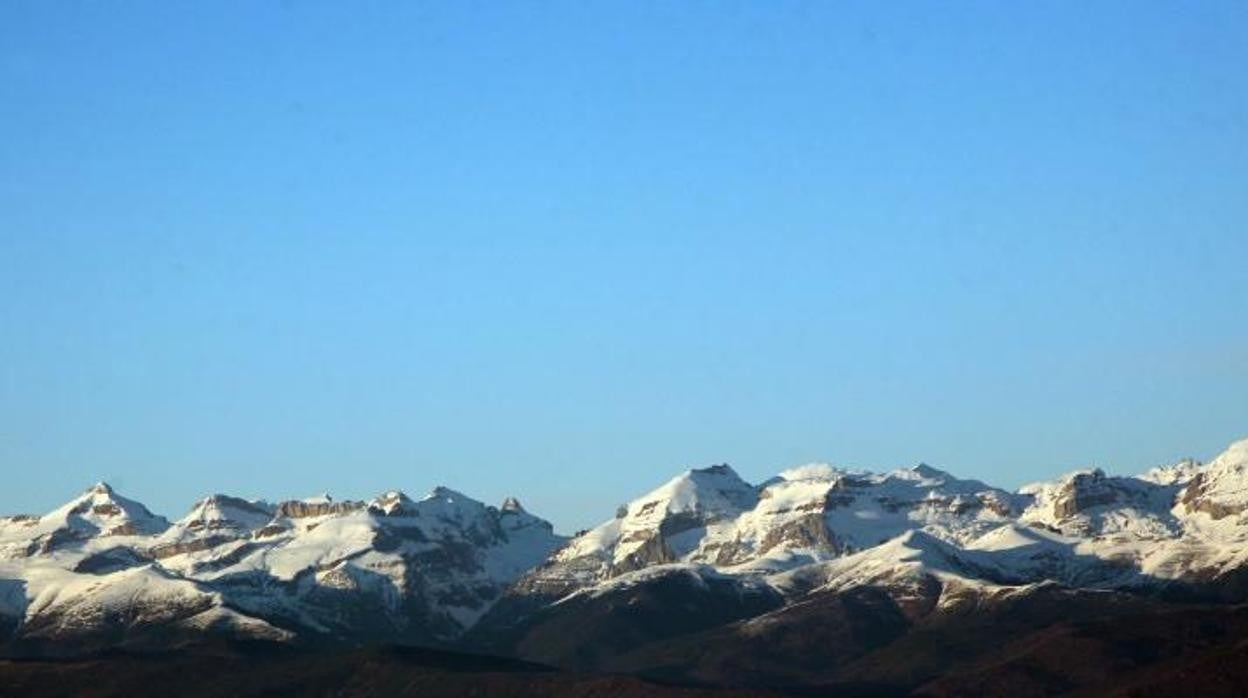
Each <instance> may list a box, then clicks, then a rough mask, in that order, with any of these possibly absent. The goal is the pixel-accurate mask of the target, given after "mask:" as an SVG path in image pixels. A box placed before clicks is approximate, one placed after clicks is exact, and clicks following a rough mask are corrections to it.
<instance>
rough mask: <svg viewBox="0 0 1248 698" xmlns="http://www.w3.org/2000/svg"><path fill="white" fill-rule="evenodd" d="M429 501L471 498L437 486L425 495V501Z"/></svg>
mask: <svg viewBox="0 0 1248 698" xmlns="http://www.w3.org/2000/svg"><path fill="white" fill-rule="evenodd" d="M431 499H471V498H470V497H468V496H466V495H464V494H463V493H462V492H459V491H457V490H453V489H451V488H449V487H445V486H443V485H438V486H437V487H434V488H433V489H432V490H430V491H429V494H427V495H425V501H429V500H431Z"/></svg>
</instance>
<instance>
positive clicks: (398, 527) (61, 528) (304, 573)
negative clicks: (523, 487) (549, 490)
mask: <svg viewBox="0 0 1248 698" xmlns="http://www.w3.org/2000/svg"><path fill="white" fill-rule="evenodd" d="M562 542H563V539H562V538H560V537H559V536H556V535H555V534H554V533H553V532H552V529H551V526H550V524H549V523H547V522H545V521H543V520H541V519H539V518H537V517H535V516H533V515H531V514H529V513H528V512H525V511H524V510H523V508H522V507H520V506H519V504H518V503H515V504H514V505H512V506H508V507H506V510H505V511H500V510H499V509H495V508H494V507H489V506H486V505H484V504H482V503H480V502H477V501H476V500H473V499H471V498H468V497H465V496H464V495H462V494H459V493H457V492H454V491H451V490H448V489H445V488H438V489H436V490H435V491H434V492H433V493H431V494H430V496H428V497H426V498H425V499H423V500H421V501H419V502H414V501H412V500H411V499H409V498H408V497H407V496H406V495H404V494H403V493H401V492H389V493H386V494H384V495H382V496H380V497H378V498H377V499H375V500H374V501H372V502H368V503H363V502H333V501H332V500H330V499H328V498H327V497H325V498H318V499H315V500H304V501H296V502H285V503H283V504H280V505H277V506H270V505H267V504H265V503H263V502H253V501H248V500H244V499H240V498H237V497H230V496H227V495H213V496H210V497H206V498H204V499H202V500H200V501H198V502H196V503H195V506H194V507H193V508H192V510H191V512H190V513H188V514H187V516H186V517H184V518H183V519H181V520H179V521H178V522H177V523H175V524H172V525H170V524H169V523H168V522H167V521H166V520H164V519H162V518H160V517H155V516H153V515H151V514H150V512H148V511H147V510H146V509H145V508H143V507H142V506H141V505H138V504H137V503H135V502H131V501H130V500H126V499H125V498H122V497H120V496H119V495H117V494H116V493H114V492H113V491H112V489H111V488H108V487H107V486H103V485H101V486H97V487H93V488H91V489H90V490H88V491H87V492H85V493H84V494H83V496H82V497H79V498H77V499H75V500H74V501H72V502H70V503H69V504H67V505H66V506H64V507H61V508H60V509H58V510H56V511H55V512H52V513H50V514H48V515H46V516H43V517H39V518H38V519H37V520H30V519H8V520H5V521H4V522H2V523H0V579H6V580H7V579H12V580H16V581H18V582H20V583H21V584H22V586H21V591H20V593H21V594H22V595H23V596H26V595H29V597H30V598H32V599H33V598H40V599H42V601H41V602H40V604H39V605H38V606H37V607H36V609H35V610H33V611H32V612H31V614H29V617H27V618H26V619H25V620H24V621H22V622H21V623H18V624H17V625H14V626H13V632H14V633H16V635H14V636H13V637H12V638H9V639H8V642H9V643H10V645H11V646H13V647H20V648H24V649H23V650H22V651H36V652H43V651H47V650H49V648H63V649H64V651H78V650H82V649H90V648H92V647H96V646H101V645H107V644H109V643H111V642H114V641H121V640H123V639H124V641H125V642H127V643H140V644H141V643H143V642H148V641H149V640H150V641H153V642H156V639H155V638H156V637H158V636H159V637H175V636H176V637H189V636H193V635H196V634H203V633H205V632H210V633H224V634H227V635H242V636H246V637H271V638H285V637H291V636H293V635H292V633H297V634H299V635H301V636H303V637H305V638H308V639H313V638H315V639H316V641H325V640H333V641H352V642H357V641H367V642H379V643H393V642H402V643H431V642H445V641H449V640H451V639H453V638H454V637H456V636H457V635H458V634H460V633H462V632H463V631H464V630H465V629H466V628H467V627H468V626H469V625H470V624H471V623H472V622H473V621H474V620H475V619H476V617H478V616H480V615H481V614H482V613H484V612H485V611H486V610H487V609H488V608H489V607H490V605H492V604H493V603H494V602H495V601H496V600H497V599H498V598H499V597H500V596H501V595H502V594H503V592H504V591H505V590H506V588H507V586H508V585H509V584H510V583H511V582H513V581H514V580H515V579H516V578H517V577H519V576H520V575H521V574H523V573H524V572H525V571H527V570H529V569H531V568H533V567H534V566H536V565H538V564H539V563H540V562H541V561H542V560H543V559H544V558H545V557H546V556H547V555H549V554H550V553H551V552H553V551H554V550H555V549H556V548H558V547H559V546H560V545H561V544H562ZM6 558H7V559H6ZM86 580H90V582H87V581H86ZM63 589H73V590H75V591H73V592H72V593H69V592H65V591H62V590H63ZM6 593H7V592H6ZM14 593H18V592H14ZM0 610H3V609H0ZM0 615H2V614H0ZM5 617H6V618H7V617H8V616H5ZM4 624H5V625H4V627H9V625H10V624H9V621H8V620H5V621H4ZM127 628H130V629H132V630H125V631H124V632H123V631H122V629H127ZM149 633H150V634H151V635H150V637H149V636H148V634H149ZM131 635H133V637H131ZM140 636H141V637H140ZM3 650H4V646H2V645H0V652H3Z"/></svg>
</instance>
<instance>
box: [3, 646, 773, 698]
mask: <svg viewBox="0 0 1248 698" xmlns="http://www.w3.org/2000/svg"><path fill="white" fill-rule="evenodd" d="M0 695H3V696H98V697H100V698H103V697H104V696H283V695H299V696H330V695H332V696H478V697H480V698H492V697H495V696H497V697H499V698H503V697H509V696H516V697H519V698H523V697H532V698H538V697H544V696H569V697H573V698H577V697H584V698H590V697H602V698H606V697H608V696H621V697H622V698H627V697H629V696H671V697H672V698H703V697H706V698H710V697H714V698H719V697H724V698H729V697H736V696H753V695H769V693H767V692H759V691H746V690H731V689H709V688H695V687H681V686H671V685H664V684H660V683H655V682H650V681H645V680H643V679H639V678H634V677H628V676H608V675H600V676H593V675H582V674H573V673H567V672H560V671H556V670H554V669H552V668H550V667H545V666H542V665H539V664H531V663H528V662H521V661H516V660H508V659H501V658H495V657H481V656H476V655H468V654H458V653H453V652H443V651H437V650H427V649H419V648H406V647H403V648H400V647H384V648H370V649H361V650H352V651H312V650H295V649H287V648H281V647H274V646H263V645H216V646H205V647H196V648H185V649H180V650H177V651H173V652H168V653H144V654H131V653H121V652H112V653H107V654H102V655H99V656H94V657H90V658H77V659H66V660H46V659H43V660H0ZM774 695H780V694H774Z"/></svg>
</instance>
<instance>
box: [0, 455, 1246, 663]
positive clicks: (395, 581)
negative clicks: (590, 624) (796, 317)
mask: <svg viewBox="0 0 1248 698" xmlns="http://www.w3.org/2000/svg"><path fill="white" fill-rule="evenodd" d="M1245 511H1248V440H1245V441H1241V442H1238V443H1235V444H1233V445H1232V446H1231V447H1230V448H1229V449H1227V450H1226V451H1225V452H1224V453H1222V454H1221V455H1219V456H1218V457H1217V458H1215V459H1213V460H1212V461H1211V462H1209V463H1208V464H1200V463H1198V462H1196V461H1191V460H1187V461H1181V462H1179V463H1176V464H1174V465H1170V466H1165V467H1159V468H1153V469H1152V470H1149V471H1148V472H1146V473H1144V474H1142V475H1140V476H1135V477H1125V476H1115V475H1109V474H1106V473H1105V472H1104V471H1102V470H1099V469H1086V470H1080V471H1076V472H1074V473H1070V474H1068V475H1065V476H1062V477H1060V478H1057V479H1056V480H1054V481H1052V482H1047V483H1037V484H1035V485H1029V486H1027V487H1024V488H1021V489H1020V490H1019V491H1018V492H1015V493H1009V492H1005V491H1003V490H999V489H996V488H993V487H990V486H988V485H986V484H984V483H982V482H978V481H975V480H962V479H959V478H956V477H954V476H952V475H950V474H948V473H946V472H943V471H941V470H938V469H935V468H932V467H930V466H927V465H919V466H916V467H914V468H906V469H899V470H893V471H890V472H886V473H872V472H869V471H865V470H855V469H847V468H839V467H833V466H830V465H826V464H808V465H803V466H800V467H795V468H792V469H789V470H785V471H783V472H781V473H780V474H779V475H778V476H776V477H774V478H772V479H770V480H767V481H765V482H763V483H761V484H758V485H752V484H750V483H747V482H745V481H744V480H743V479H741V477H740V476H738V475H737V473H736V472H735V471H733V470H732V468H730V467H728V466H726V465H719V466H712V467H709V468H702V469H693V470H688V471H686V472H684V473H682V474H680V475H678V476H677V477H675V478H673V479H671V480H670V481H668V482H666V483H664V484H663V485H662V486H660V487H658V488H656V489H654V490H652V491H650V492H648V493H646V494H644V495H642V496H640V497H638V498H636V499H634V500H633V501H631V502H629V503H628V504H627V505H626V506H624V507H621V510H620V511H619V512H618V514H617V516H615V517H613V518H611V519H609V520H607V521H605V522H604V523H602V524H601V525H599V526H597V527H595V528H594V529H592V530H590V531H588V532H586V533H584V534H583V535H580V536H578V537H576V538H574V539H572V540H570V541H568V540H566V539H564V538H562V537H560V536H557V535H555V534H554V533H553V532H552V530H551V527H550V525H549V524H548V523H546V522H545V521H543V520H542V519H540V518H538V517H536V516H533V515H532V514H530V513H528V512H527V511H525V509H524V507H523V506H521V504H520V503H519V501H517V500H515V499H514V498H508V499H507V500H506V501H504V502H503V503H502V504H501V505H500V506H499V507H493V506H487V505H485V504H483V503H482V502H479V501H477V500H475V499H472V498H471V497H468V496H466V495H464V494H462V493H460V492H456V491H454V490H451V489H448V488H444V487H437V488H434V489H433V490H432V491H431V492H430V493H429V494H428V495H426V496H424V497H423V498H420V499H418V500H414V499H412V498H409V497H407V496H406V495H405V494H403V493H402V492H400V491H398V490H393V491H389V492H386V493H383V494H381V495H379V496H377V497H376V498H374V499H373V500H371V501H368V502H337V501H335V500H333V499H332V498H331V497H329V496H328V495H324V496H321V497H316V498H311V499H305V500H295V501H293V502H285V503H281V504H268V503H266V502H263V501H257V500H245V499H241V498H235V497H230V496H227V495H212V496H210V497H206V498H204V499H202V500H200V501H199V502H196V504H195V505H194V506H193V507H192V509H191V511H190V512H189V513H188V514H187V515H186V516H184V517H183V518H181V519H179V520H178V521H177V522H175V523H172V524H170V523H169V522H168V521H167V520H166V519H164V518H163V517H160V516H156V515H154V514H152V513H151V512H149V511H148V510H147V509H146V508H145V507H143V506H142V505H141V504H139V503H137V502H134V501H132V500H129V499H126V498H125V497H122V496H120V495H118V494H117V493H116V492H114V491H113V490H112V488H110V487H108V486H107V485H105V484H103V483H100V484H98V485H95V486H93V487H91V488H89V489H88V490H87V491H85V492H83V493H82V494H81V495H80V496H78V497H76V498H74V499H73V500H71V501H70V502H68V503H66V504H65V505H64V506H62V507H59V508H57V509H56V510H54V511H52V512H49V513H48V514H45V515H43V516H18V517H8V518H0V621H2V620H3V619H5V618H9V619H19V620H20V622H21V623H22V627H23V628H30V629H31V630H29V631H24V630H19V631H18V632H19V634H20V633H22V632H30V633H35V632H38V633H42V634H45V635H47V634H49V633H50V634H52V635H55V634H56V633H58V632H65V633H71V632H73V631H74V629H75V628H87V627H91V626H92V625H93V624H97V623H103V622H105V620H106V619H110V618H112V619H115V618H118V617H121V618H130V619H131V620H134V619H140V620H143V621H144V622H155V621H160V620H161V619H162V618H163V619H164V622H169V623H176V624H179V625H180V626H181V627H187V628H216V629H221V628H226V629H229V630H230V631H231V632H237V633H242V634H247V635H254V636H261V637H275V638H280V637H286V636H288V635H289V632H290V631H289V630H278V629H277V628H278V626H281V627H287V628H289V627H292V626H298V627H301V628H304V629H305V630H304V631H305V632H320V633H335V632H341V631H342V628H343V627H344V624H348V625H349V624H350V623H358V622H363V621H360V620H359V617H354V616H352V617H345V616H343V615H342V614H343V613H344V612H345V611H343V610H342V609H341V608H340V607H339V606H335V604H336V603H338V601H336V599H341V598H343V597H342V595H344V594H345V595H349V596H350V597H351V598H353V599H357V600H359V599H362V600H366V601H367V602H366V603H364V602H361V603H353V604H350V606H351V607H352V608H355V607H357V606H361V605H362V606H363V607H366V608H367V609H380V610H369V611H367V612H368V613H372V614H373V615H368V616H367V619H368V623H370V624H373V625H377V624H380V625H382V626H384V627H385V629H386V632H400V633H401V632H408V631H411V632H416V631H420V630H421V629H422V628H425V627H426V626H427V629H428V632H429V633H430V634H431V635H432V636H434V637H439V638H452V637H454V636H456V635H457V634H458V633H461V632H463V631H464V630H466V629H467V628H469V627H470V626H471V625H472V624H473V623H475V622H476V621H477V619H479V618H480V617H481V616H482V615H483V614H484V613H485V612H486V611H487V610H489V608H490V607H491V606H492V604H494V603H495V602H496V601H497V600H498V599H499V598H500V597H501V596H502V595H503V593H504V592H505V591H506V590H507V588H508V587H509V586H510V585H511V584H512V583H513V582H517V581H518V582H519V583H517V584H516V587H515V588H516V589H520V590H523V589H538V590H543V593H549V592H550V590H555V592H554V593H555V594H556V596H557V597H558V596H564V597H566V596H567V595H570V594H601V593H605V592H606V591H609V590H611V589H617V588H619V587H621V586H627V585H634V584H642V583H645V582H647V581H648V580H651V579H654V578H655V577H657V576H661V575H666V574H682V575H690V576H693V577H697V578H699V579H710V578H712V577H727V578H732V579H734V580H736V581H737V582H739V583H741V584H747V585H749V584H760V585H768V586H770V587H772V588H774V589H776V590H778V591H780V592H781V593H784V594H795V593H798V591H800V590H810V589H814V588H825V589H846V588H851V587H853V586H857V585H867V584H888V585H903V586H904V585H906V584H918V583H920V580H922V579H923V578H935V579H938V580H940V581H941V582H943V583H947V584H954V585H956V586H959V587H981V588H994V589H1007V590H1008V589H1020V588H1026V587H1027V585H1033V584H1039V583H1054V582H1056V583H1060V584H1066V585H1071V586H1078V587H1082V588H1093V589H1108V588H1136V587H1146V586H1149V585H1152V584H1158V583H1165V582H1167V581H1170V580H1189V579H1190V580H1204V579H1209V578H1216V577H1217V576H1218V575H1221V574H1225V573H1227V572H1229V571H1231V570H1234V569H1237V568H1240V567H1242V566H1244V565H1245V564H1248V522H1245V520H1244V515H1243V513H1244V512H1245ZM162 609H164V610H162ZM175 611H176V613H175ZM353 612H354V611H353ZM274 619H279V620H281V621H282V622H281V623H270V621H271V620H274ZM418 626H419V627H418ZM2 627H5V625H4V623H2V622H0V628H2ZM36 629H37V630H36ZM0 640H3V638H0Z"/></svg>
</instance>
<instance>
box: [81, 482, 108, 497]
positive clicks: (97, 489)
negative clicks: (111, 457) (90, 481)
mask: <svg viewBox="0 0 1248 698" xmlns="http://www.w3.org/2000/svg"><path fill="white" fill-rule="evenodd" d="M83 494H103V495H111V494H114V492H113V488H112V485H109V484H108V483H107V482H104V481H103V480H100V481H99V482H97V483H95V484H94V485H91V486H90V487H88V488H87V490H86V491H85V492H84V493H83Z"/></svg>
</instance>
